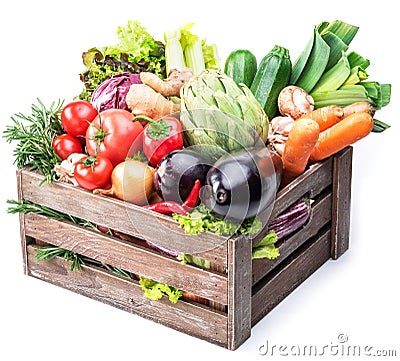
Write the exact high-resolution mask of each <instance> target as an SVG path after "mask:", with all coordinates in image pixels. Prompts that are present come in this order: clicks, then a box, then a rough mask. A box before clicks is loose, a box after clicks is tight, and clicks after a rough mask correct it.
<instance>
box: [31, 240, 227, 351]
mask: <svg viewBox="0 0 400 361" xmlns="http://www.w3.org/2000/svg"><path fill="white" fill-rule="evenodd" d="M69 267H70V266H69V264H68V263H66V262H65V261H64V260H63V259H61V258H55V259H53V260H50V261H42V262H40V263H38V262H37V261H36V259H35V251H34V249H33V247H32V246H28V270H29V275H31V276H33V277H36V278H39V279H41V280H44V281H47V282H50V283H52V284H55V285H57V286H59V287H63V288H65V289H68V290H71V291H73V292H76V293H78V294H81V295H84V296H87V297H90V298H92V299H95V300H97V301H101V302H103V303H106V304H109V305H111V306H114V307H117V308H119V309H122V310H125V311H128V312H130V313H133V314H137V315H139V316H141V317H144V318H147V319H150V320H152V321H155V322H157V323H160V324H163V325H166V326H168V327H171V328H173V329H176V330H178V331H181V332H184V333H186V334H189V335H192V336H195V337H198V338H201V339H204V340H207V341H209V342H212V343H215V344H218V345H220V346H223V347H227V345H226V340H227V315H226V314H224V313H222V312H219V311H213V310H211V309H210V308H208V307H205V306H202V305H199V304H196V303H192V302H186V301H184V300H179V301H178V302H177V303H176V304H172V303H171V302H169V301H168V299H167V298H165V297H164V298H162V299H161V300H158V301H152V300H149V299H147V298H144V297H143V291H142V290H141V288H140V285H139V284H138V283H137V282H135V281H132V280H129V279H125V278H123V277H120V276H117V275H113V274H110V273H109V272H107V271H105V270H101V269H99V268H97V267H93V266H85V265H84V266H82V271H80V272H79V271H72V272H71V271H69Z"/></svg>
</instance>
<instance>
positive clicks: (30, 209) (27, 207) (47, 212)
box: [7, 199, 99, 231]
mask: <svg viewBox="0 0 400 361" xmlns="http://www.w3.org/2000/svg"><path fill="white" fill-rule="evenodd" d="M7 203H8V204H11V205H12V207H8V208H7V213H9V214H15V213H23V214H28V213H35V214H40V215H43V216H47V217H51V218H54V219H63V220H66V221H69V222H72V223H75V224H77V225H79V226H82V227H86V228H90V229H93V230H97V231H98V230H99V229H98V228H97V226H96V225H95V224H94V223H92V222H89V221H87V220H85V219H81V218H78V217H74V216H71V215H70V214H66V213H62V212H58V211H55V210H54V209H51V208H49V207H46V206H41V205H39V204H35V203H32V202H29V201H27V200H26V199H22V200H21V202H18V201H16V200H13V199H9V200H7Z"/></svg>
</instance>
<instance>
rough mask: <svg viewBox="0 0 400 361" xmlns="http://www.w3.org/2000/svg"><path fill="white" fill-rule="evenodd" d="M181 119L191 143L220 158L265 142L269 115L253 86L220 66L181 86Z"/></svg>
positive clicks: (260, 145)
mask: <svg viewBox="0 0 400 361" xmlns="http://www.w3.org/2000/svg"><path fill="white" fill-rule="evenodd" d="M180 97H181V114H180V119H181V122H182V125H183V127H184V129H185V136H186V142H187V143H188V145H192V146H197V147H201V151H202V152H205V153H206V154H208V155H210V156H212V157H213V158H218V157H220V156H221V155H223V154H225V153H226V152H228V153H232V152H234V151H237V150H241V149H246V148H250V147H262V146H265V141H266V140H267V136H268V126H269V122H268V117H267V115H266V113H265V112H264V110H263V108H262V107H261V105H260V104H259V102H258V101H257V100H256V98H255V97H254V95H253V93H252V92H251V91H250V89H249V88H248V87H247V86H246V85H244V84H240V85H237V84H236V83H235V82H234V80H233V79H232V78H230V77H229V76H228V75H226V74H224V73H223V72H221V71H219V70H213V69H206V70H204V71H202V72H201V73H200V74H199V75H198V76H194V77H192V78H190V79H189V80H188V81H187V82H186V83H185V84H184V85H183V86H182V88H181V92H180Z"/></svg>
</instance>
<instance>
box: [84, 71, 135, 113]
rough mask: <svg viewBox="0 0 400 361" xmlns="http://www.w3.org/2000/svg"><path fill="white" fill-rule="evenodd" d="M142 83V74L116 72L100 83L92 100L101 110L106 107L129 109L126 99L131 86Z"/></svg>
mask: <svg viewBox="0 0 400 361" xmlns="http://www.w3.org/2000/svg"><path fill="white" fill-rule="evenodd" d="M141 83H142V81H141V80H140V74H132V73H128V72H123V73H119V74H115V75H113V76H111V77H110V78H108V79H106V80H104V81H103V82H102V83H100V85H99V86H98V87H97V88H96V89H95V90H94V92H93V94H92V99H91V102H92V104H93V105H94V106H95V107H96V108H97V109H98V111H99V112H102V111H103V110H106V109H124V110H129V108H128V106H127V105H126V101H125V99H126V95H127V94H128V91H129V88H130V86H131V85H132V84H141Z"/></svg>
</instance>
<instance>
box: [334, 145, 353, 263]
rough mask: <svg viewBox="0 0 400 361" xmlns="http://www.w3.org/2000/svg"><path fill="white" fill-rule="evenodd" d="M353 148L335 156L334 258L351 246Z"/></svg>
mask: <svg viewBox="0 0 400 361" xmlns="http://www.w3.org/2000/svg"><path fill="white" fill-rule="evenodd" d="M352 158H353V148H352V147H348V148H346V149H344V150H342V151H341V152H339V153H338V154H336V155H335V156H334V157H333V189H332V192H333V200H332V250H331V253H332V258H333V259H337V258H339V257H340V256H341V255H342V254H343V253H344V252H346V251H347V249H348V248H349V236H350V234H349V232H350V211H351V209H350V203H351V178H352Z"/></svg>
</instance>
